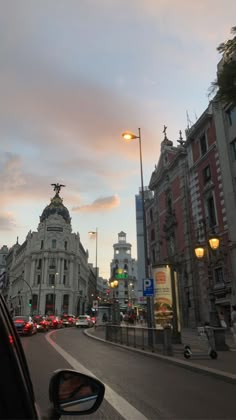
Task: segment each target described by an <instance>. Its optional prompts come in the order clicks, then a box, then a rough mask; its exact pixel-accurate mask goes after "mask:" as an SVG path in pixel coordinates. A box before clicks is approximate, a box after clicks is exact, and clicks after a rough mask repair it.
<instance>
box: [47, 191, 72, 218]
mask: <svg viewBox="0 0 236 420" xmlns="http://www.w3.org/2000/svg"><path fill="white" fill-rule="evenodd" d="M54 214H58V215H60V216H62V217H63V219H64V220H65V222H66V223H70V221H71V217H70V213H69V211H68V209H67V208H66V207H65V206H64V204H63V200H62V198H61V197H60V196H59V194H58V193H57V194H56V195H55V196H54V197H53V198H52V199H51V203H50V204H49V205H48V206H47V207H45V209H44V210H43V212H42V215H41V216H40V222H44V220H46V219H48V217H49V216H51V215H54Z"/></svg>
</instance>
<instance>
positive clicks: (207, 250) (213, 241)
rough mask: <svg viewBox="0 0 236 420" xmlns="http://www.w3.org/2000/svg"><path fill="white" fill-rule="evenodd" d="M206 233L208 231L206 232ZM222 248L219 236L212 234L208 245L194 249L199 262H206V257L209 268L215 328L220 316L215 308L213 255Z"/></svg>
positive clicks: (212, 320) (211, 318)
mask: <svg viewBox="0 0 236 420" xmlns="http://www.w3.org/2000/svg"><path fill="white" fill-rule="evenodd" d="M205 233H206V230H205ZM219 247H220V239H219V238H218V236H217V235H213V234H211V235H210V236H208V238H207V242H206V244H197V245H196V247H195V248H194V252H195V256H196V258H197V259H198V260H200V261H201V260H204V257H206V262H207V268H208V281H209V299H210V304H211V307H210V324H211V325H213V326H218V324H219V320H218V314H217V310H216V306H215V297H214V295H213V286H214V281H213V265H214V261H213V255H214V252H215V251H217V249H219Z"/></svg>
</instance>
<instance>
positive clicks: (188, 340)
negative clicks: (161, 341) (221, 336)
mask: <svg viewBox="0 0 236 420" xmlns="http://www.w3.org/2000/svg"><path fill="white" fill-rule="evenodd" d="M181 337H182V344H179V345H174V353H175V357H177V358H180V359H183V347H184V346H185V345H186V344H189V345H190V346H191V349H192V351H193V355H192V357H191V358H190V359H189V361H191V363H194V364H196V365H201V366H204V367H208V368H214V369H217V370H220V371H222V372H227V373H229V374H233V375H236V346H235V344H234V342H233V337H232V335H231V333H230V332H226V340H225V341H226V344H228V346H229V351H218V352H217V353H218V357H217V359H211V358H210V357H209V356H208V355H207V342H206V341H205V342H204V340H201V339H200V338H199V336H198V335H197V331H195V330H190V329H183V330H182V334H181ZM198 353H203V354H202V356H201V355H200V354H198ZM204 353H205V355H204Z"/></svg>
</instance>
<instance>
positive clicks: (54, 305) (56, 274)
mask: <svg viewBox="0 0 236 420" xmlns="http://www.w3.org/2000/svg"><path fill="white" fill-rule="evenodd" d="M58 276H59V273H55V276H54V290H53V309H54V310H53V312H54V315H56V282H57V278H58Z"/></svg>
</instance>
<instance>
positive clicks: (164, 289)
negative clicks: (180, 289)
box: [152, 266, 173, 326]
mask: <svg viewBox="0 0 236 420" xmlns="http://www.w3.org/2000/svg"><path fill="white" fill-rule="evenodd" d="M152 273H153V279H154V288H155V296H154V316H155V322H156V324H161V325H163V326H164V325H166V324H169V323H171V322H172V319H173V302H172V290H171V272H170V268H169V267H168V266H161V267H156V268H154V267H153V269H152Z"/></svg>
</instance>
